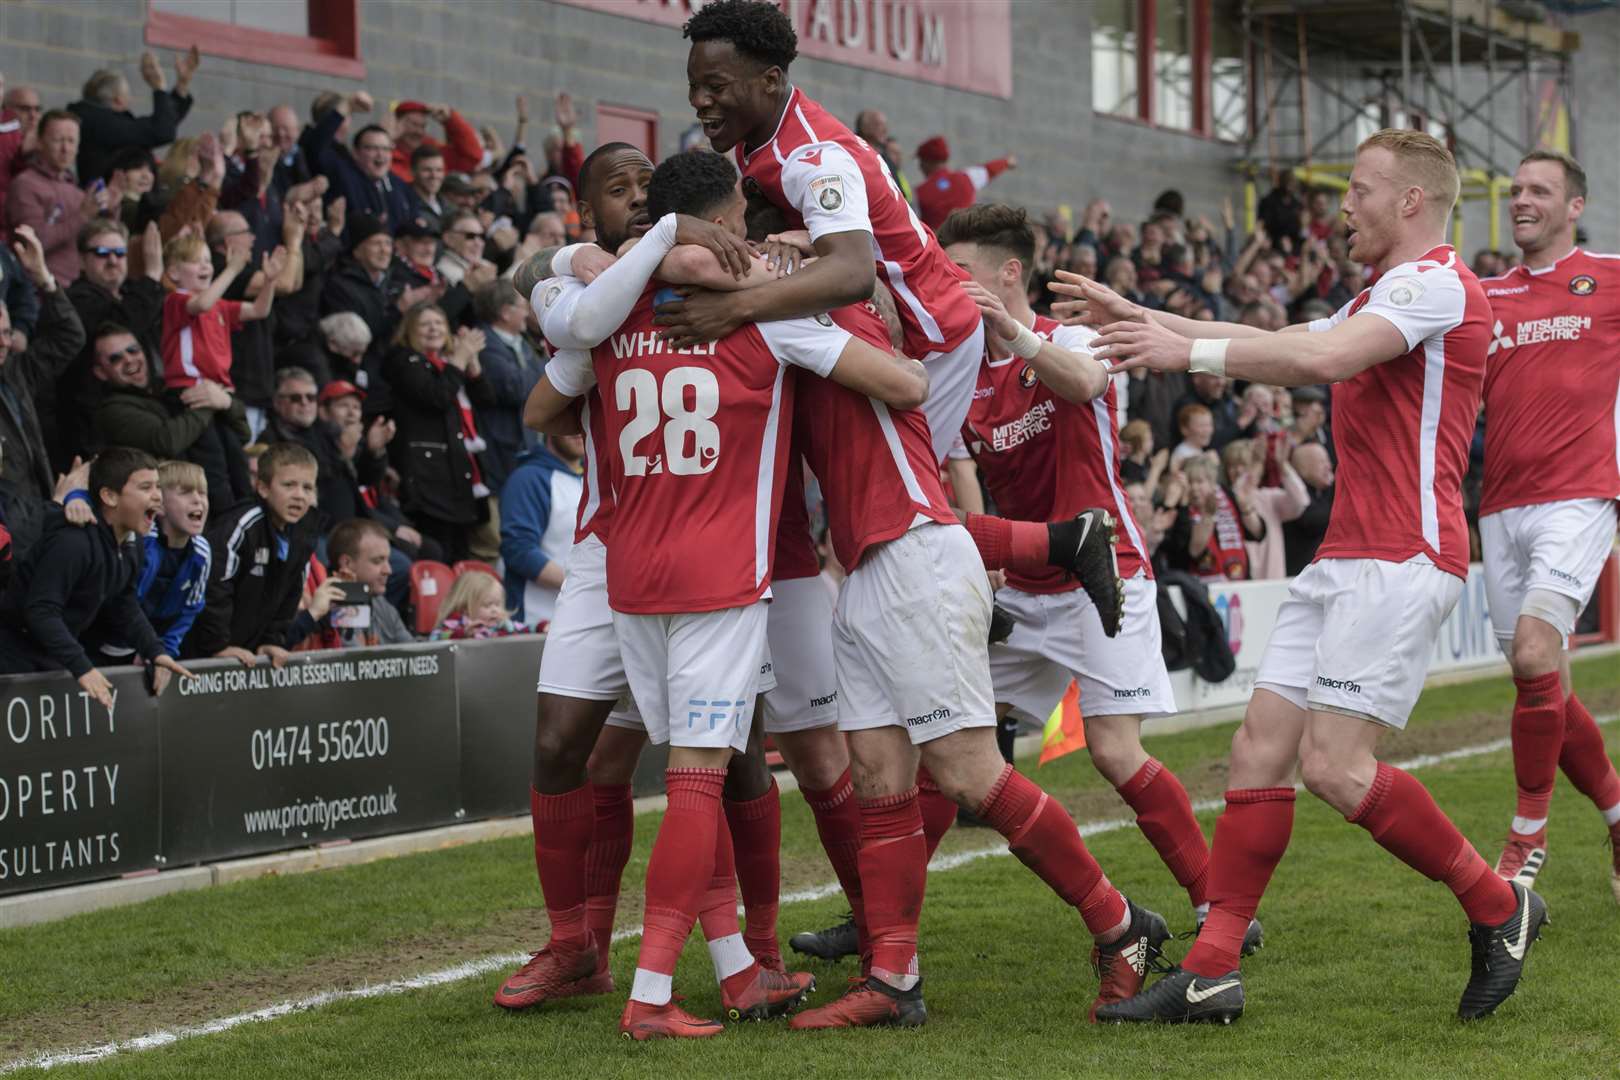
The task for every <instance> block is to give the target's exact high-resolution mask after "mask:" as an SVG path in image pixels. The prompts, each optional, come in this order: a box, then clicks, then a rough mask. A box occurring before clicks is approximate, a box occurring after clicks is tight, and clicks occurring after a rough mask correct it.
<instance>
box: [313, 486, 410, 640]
mask: <svg viewBox="0 0 1620 1080" xmlns="http://www.w3.org/2000/svg"><path fill="white" fill-rule="evenodd" d="M326 557H327V559H328V560H329V565H330V566H331V571H332V573H331V576H330V577H328V578H327V579H326V580H325V581H323V582H322V583H321V584H320V587H319V588H317V589H316V590H315V591H314V593H312V594H311V595H310V597H309V599H308V601H307V602H306V606H305V608H304V610H302V611H300V612H299V613H298V616H297V618H295V619H294V620H293V625H292V630H291V631H290V632H289V633H288V635H287V640H289V641H297V642H302V641H304V640H305V639H307V638H309V637H311V636H315V637H317V638H318V644H317V645H316V647H317V648H322V649H349V648H359V647H362V646H369V645H401V644H404V643H406V642H410V641H415V640H416V639H415V638H414V637H412V636H411V632H410V630H409V629H408V628H407V627H406V626H405V620H404V619H403V618H401V617H400V614H399V611H398V609H396V608H395V607H394V605H393V604H391V603H389V602H388V599H387V598H386V597H385V596H383V590H384V589H386V588H387V587H388V533H387V532H386V531H384V530H383V527H382V526H381V525H378V524H377V523H376V522H375V521H371V520H368V519H366V518H350V519H349V520H348V521H344V522H340V523H339V524H338V526H337V527H336V528H334V529H333V530H332V535H331V536H330V537H329V538H328V539H327V541H326ZM306 647H307V646H306Z"/></svg>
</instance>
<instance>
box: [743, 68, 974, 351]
mask: <svg viewBox="0 0 1620 1080" xmlns="http://www.w3.org/2000/svg"><path fill="white" fill-rule="evenodd" d="M736 155H737V167H738V168H739V169H740V170H741V171H742V174H743V178H744V179H743V184H744V187H745V188H747V187H748V186H749V184H750V182H752V184H754V185H756V186H757V187H758V189H759V191H760V192H761V193H762V194H763V195H765V197H766V198H768V199H770V200H771V202H773V203H775V204H776V205H777V206H778V207H780V208H781V209H782V210H783V211H784V212H785V213H786V214H787V215H788V218H789V219H790V221H792V223H793V224H794V226H795V227H798V226H799V225H803V227H804V228H806V229H808V230H809V231H810V237H811V239H817V238H819V237H821V236H824V235H826V234H828V233H840V232H851V231H855V230H863V231H865V232H869V233H871V234H872V257H873V259H874V261H875V262H876V263H877V272H878V277H879V279H880V280H882V281H883V282H884V284H886V285H887V286H888V287H889V291H890V292H892V293H893V294H894V300H895V307H896V308H897V309H898V310H899V312H900V321H901V323H902V324H903V325H904V327H905V353H906V355H907V356H911V357H915V358H916V359H918V360H922V359H925V358H926V357H927V356H928V354H929V353H931V352H945V351H948V350H950V349H954V348H955V347H956V346H957V345H959V344H961V343H962V342H963V341H964V340H966V339H967V338H968V337H969V336H970V335H971V334H972V333H973V331H974V330H975V329H976V328H977V327H978V325H979V309H978V307H977V306H975V305H974V303H973V301H972V300H970V299H969V298H968V295H967V293H965V292H963V291H962V288H961V282H963V281H965V280H967V273H966V272H965V271H963V270H961V269H960V268H958V267H957V266H956V264H955V263H953V262H951V261H950V260H949V259H947V258H946V257H945V250H944V249H943V248H941V247H940V246H939V241H937V240H935V239H934V234H933V232H932V231H931V230H930V229H929V228H928V226H926V225H924V224H923V223H922V222H921V221H920V220H918V218H917V215H916V214H915V213H914V212H913V211H912V209H911V205H910V204H909V203H907V202H906V200H905V197H904V196H903V195H901V194H900V188H899V185H897V184H896V183H895V182H894V177H892V176H891V175H889V169H888V166H887V165H885V164H884V163H883V159H882V158H881V157H880V156H879V155H878V153H877V151H875V150H873V149H872V148H871V146H869V145H868V144H867V143H866V141H865V140H864V139H862V138H860V137H859V136H857V135H856V134H855V133H854V132H852V131H850V130H849V129H848V128H847V127H845V126H844V125H843V124H842V123H840V122H839V120H838V118H837V117H835V116H833V115H832V114H831V113H829V112H827V110H825V109H823V108H822V107H821V106H820V105H819V104H818V103H816V102H814V101H812V100H810V99H809V98H808V97H806V96H805V95H804V92H803V91H801V90H799V89H798V88H797V87H795V88H794V90H793V93H792V95H790V96H789V98H788V103H787V109H786V110H785V111H784V112H783V114H782V122H781V123H780V124H779V125H778V126H777V129H776V133H775V134H774V135H772V136H771V139H770V141H769V142H767V143H765V145H763V146H761V147H759V148H758V149H756V150H754V151H753V152H752V153H744V151H743V147H742V145H741V144H740V143H739V144H738V146H737V148H736Z"/></svg>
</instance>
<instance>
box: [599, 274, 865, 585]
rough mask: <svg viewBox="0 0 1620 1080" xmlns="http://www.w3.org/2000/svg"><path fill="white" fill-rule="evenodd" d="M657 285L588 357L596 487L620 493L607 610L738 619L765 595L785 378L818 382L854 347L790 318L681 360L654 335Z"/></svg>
mask: <svg viewBox="0 0 1620 1080" xmlns="http://www.w3.org/2000/svg"><path fill="white" fill-rule="evenodd" d="M660 287H662V286H661V284H660V283H657V282H654V283H652V284H649V286H648V287H647V289H646V291H644V292H643V293H642V295H641V299H640V300H638V301H637V303H636V306H635V308H634V309H633V310H632V311H631V313H630V317H629V318H628V319H627V320H626V321H625V323H624V325H622V326H621V327H619V329H617V330H615V331H614V332H613V333H612V334H611V335H609V336H608V338H607V340H605V341H603V342H602V343H601V344H600V345H598V346H596V348H594V349H592V350H591V361H592V368H593V371H594V374H595V377H596V385H597V389H598V391H599V392H600V394H601V401H602V424H601V425H600V430H599V431H597V432H595V435H596V443H597V450H598V452H599V457H600V458H601V459H602V460H604V461H605V462H606V463H607V468H606V475H605V477H604V478H603V479H604V480H605V483H604V484H603V485H602V486H604V487H610V488H611V489H612V491H613V493H614V504H613V525H612V532H613V536H612V538H611V539H610V540H609V541H608V557H607V588H608V603H609V604H610V605H611V606H612V607H613V609H614V610H615V611H623V612H632V613H638V614H676V613H683V612H699V611H717V610H720V609H723V608H733V607H742V606H745V605H747V604H751V603H753V602H754V601H756V600H758V599H760V597H762V596H764V595H765V593H766V591H767V590H768V589H769V588H770V582H771V558H772V554H773V552H774V549H775V545H776V529H777V518H778V515H779V513H780V512H781V508H782V491H783V487H784V484H785V479H786V471H787V466H788V461H789V454H788V442H789V437H790V435H791V431H792V416H793V392H794V386H795V382H796V380H795V379H792V378H789V374H790V373H789V372H788V370H787V366H788V365H797V366H800V367H805V368H808V369H809V370H811V371H813V372H815V373H816V374H820V375H824V374H826V373H827V372H830V371H831V370H832V369H833V366H834V365H835V364H836V363H837V362H838V357H839V355H840V354H841V353H842V352H843V350H844V347H845V345H846V344H847V343H848V341H849V335H848V334H846V333H844V332H843V331H842V330H839V329H838V328H837V327H835V326H833V325H832V323H831V320H827V322H826V323H825V324H822V323H818V322H817V321H816V320H814V319H790V320H784V321H782V322H772V323H759V324H750V325H748V326H744V327H742V328H740V329H738V330H737V331H735V332H733V333H731V334H728V335H727V336H726V337H724V338H721V339H720V340H719V341H715V342H710V343H708V344H706V345H700V346H697V347H695V348H692V349H681V350H678V349H675V348H672V347H671V346H670V345H669V343H668V342H666V341H664V340H663V339H662V338H660V337H659V336H658V328H657V327H656V326H654V325H653V296H654V294H655V293H656V291H657V289H658V288H660Z"/></svg>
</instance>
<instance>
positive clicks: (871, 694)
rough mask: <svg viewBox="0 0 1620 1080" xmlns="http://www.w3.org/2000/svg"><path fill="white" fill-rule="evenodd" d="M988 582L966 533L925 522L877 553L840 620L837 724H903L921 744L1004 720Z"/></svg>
mask: <svg viewBox="0 0 1620 1080" xmlns="http://www.w3.org/2000/svg"><path fill="white" fill-rule="evenodd" d="M989 635H990V582H989V580H988V579H987V578H986V577H985V573H984V563H983V561H982V560H981V559H980V558H979V552H978V549H977V548H975V547H974V546H973V540H972V539H971V538H970V537H969V536H968V533H967V530H966V529H964V528H962V527H961V526H960V525H941V524H937V523H935V522H931V521H930V522H925V523H924V524H920V525H918V526H916V527H914V528H913V529H912V530H911V531H910V532H908V533H906V534H904V535H903V536H899V537H896V538H895V539H893V540H890V541H888V542H887V543H884V544H880V545H878V546H877V547H874V548H872V549H870V550H869V551H868V552H867V553H866V555H865V557H864V558H862V559H861V562H860V565H859V566H857V567H856V568H855V571H854V572H853V573H851V574H850V575H849V577H847V578H845V579H844V585H843V588H842V589H840V590H839V592H838V606H837V613H836V615H835V616H834V618H833V660H834V662H835V664H836V665H837V671H838V728H839V730H840V731H861V730H865V729H868V728H878V727H888V726H891V725H900V726H903V727H904V728H905V729H906V732H907V734H909V735H910V736H911V741H912V742H913V743H924V742H927V741H929V740H930V739H937V738H939V737H940V736H942V735H949V734H951V733H953V732H956V731H960V730H961V729H963V728H970V727H988V726H992V725H994V724H995V722H996V704H995V696H994V694H992V693H991V689H990V657H989V653H988V645H987V639H988V638H989Z"/></svg>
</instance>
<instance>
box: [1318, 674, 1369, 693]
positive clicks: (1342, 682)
mask: <svg viewBox="0 0 1620 1080" xmlns="http://www.w3.org/2000/svg"><path fill="white" fill-rule="evenodd" d="M1316 685H1317V686H1320V687H1323V688H1325V689H1328V690H1343V691H1344V692H1345V693H1347V694H1359V693H1361V684H1360V683H1358V682H1355V681H1354V680H1352V679H1330V678H1328V677H1327V676H1326V675H1318V676H1317V677H1316Z"/></svg>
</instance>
